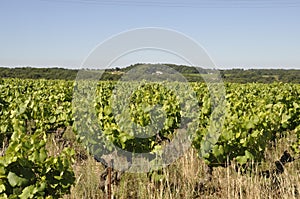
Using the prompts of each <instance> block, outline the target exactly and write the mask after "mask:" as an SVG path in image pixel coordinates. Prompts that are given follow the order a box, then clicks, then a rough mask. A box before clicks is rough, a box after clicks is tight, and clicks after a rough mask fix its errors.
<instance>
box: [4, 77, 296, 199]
mask: <svg viewBox="0 0 300 199" xmlns="http://www.w3.org/2000/svg"><path fill="white" fill-rule="evenodd" d="M223 88H224V90H223ZM129 91H132V92H129ZM223 91H224V93H222V92H223ZM299 94H300V85H299V84H291V83H273V84H260V83H248V84H236V83H225V84H224V85H219V84H211V85H209V86H208V85H206V84H204V83H190V84H184V83H180V82H177V83H174V82H173V83H156V82H151V83H147V82H142V83H137V82H121V83H120V82H112V81H103V82H95V81H82V82H80V81H77V82H74V81H65V80H25V79H2V80H0V110H1V112H0V121H1V123H0V141H1V143H2V145H1V149H0V150H1V151H0V154H1V157H0V198H61V197H62V198H107V195H111V196H112V197H115V198H300V195H299V194H300V193H299V189H300V183H299V182H300V179H299V178H300V175H299V172H298V170H299V167H300V164H299V160H298V159H299V158H298V156H299V152H300V151H299V146H300V145H299V144H300V141H298V140H299V138H300V131H299V130H300V129H299V128H300V118H299V113H300V98H299ZM173 140H177V141H178V142H176V143H177V144H176V146H174V148H170V150H169V151H168V150H165V149H168V148H167V146H168V145H169V144H170V143H172V141H173ZM187 146H190V147H187ZM116 148H118V149H120V150H119V151H121V150H122V151H129V152H130V161H129V160H128V159H127V162H128V161H129V162H130V163H131V165H130V166H127V167H126V169H132V170H134V169H136V168H137V167H136V168H135V167H134V166H136V165H135V163H136V161H140V160H141V159H139V158H138V155H139V154H141V153H144V154H148V155H147V156H145V157H143V158H142V159H147V158H148V159H147V161H146V162H148V163H149V164H150V165H152V166H153V165H155V166H158V168H157V169H153V168H154V167H151V169H148V170H147V172H145V171H144V168H141V170H139V171H140V172H119V171H117V170H114V169H113V170H111V169H110V167H107V165H110V164H111V163H110V159H107V158H103V157H104V156H107V155H109V154H112V153H114V152H115V151H116ZM185 150H186V151H185ZM119 151H118V152H119ZM183 152H184V153H183ZM127 158H128V156H127ZM166 162H168V163H171V164H170V165H168V166H166V167H163V168H160V167H159V166H160V165H162V164H164V163H166ZM103 163H104V164H103ZM121 163H122V162H121ZM105 164H106V165H105ZM121 166H124V165H122V164H121ZM122 168H124V169H125V166H124V167H122ZM126 169H125V170H126ZM141 171H143V172H141ZM107 172H108V173H110V172H111V175H110V174H108V173H107ZM110 178H111V179H110ZM109 179H110V180H109ZM108 181H111V182H112V183H109V182H108ZM109 187H110V188H109ZM110 191H111V193H110Z"/></svg>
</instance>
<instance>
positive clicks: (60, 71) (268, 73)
mask: <svg viewBox="0 0 300 199" xmlns="http://www.w3.org/2000/svg"><path fill="white" fill-rule="evenodd" d="M139 65H141V64H134V65H130V66H128V67H125V68H119V67H116V68H111V69H106V70H105V72H104V73H103V75H102V76H101V80H115V81H116V80H119V79H120V78H121V77H122V76H123V75H124V74H125V73H127V72H129V71H131V70H133V69H135V73H136V76H139V75H143V73H144V72H145V71H142V70H139V67H138V66H139ZM165 65H167V66H168V67H170V68H173V69H174V70H176V71H177V72H178V73H180V74H182V75H183V76H184V77H185V78H186V79H187V80H188V81H190V82H199V81H200V82H201V81H202V82H203V81H204V80H203V76H204V75H208V74H210V73H211V72H212V71H213V70H212V69H203V68H199V67H191V66H185V65H175V64H165ZM78 71H79V70H76V69H65V68H32V67H23V68H4V67H0V78H21V79H65V80H75V79H76V76H77V73H78ZM148 72H149V74H153V75H154V76H153V79H154V80H155V79H156V78H157V77H155V75H159V74H155V71H152V69H151V67H150V68H149V71H148ZM219 72H220V76H221V77H222V79H223V81H224V82H236V83H249V82H259V83H272V82H290V83H300V70H295V69H289V70H284V69H248V70H246V69H230V70H220V71H219ZM161 77H167V74H163V75H161ZM157 79H159V78H157Z"/></svg>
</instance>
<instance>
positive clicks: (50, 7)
mask: <svg viewBox="0 0 300 199" xmlns="http://www.w3.org/2000/svg"><path fill="white" fill-rule="evenodd" d="M143 27H161V28H168V29H172V30H175V31H179V32H181V33H183V34H185V35H187V36H189V37H191V38H193V39H194V40H195V41H197V42H198V43H199V44H201V45H202V46H203V47H204V48H205V49H206V51H207V52H208V53H209V55H210V56H211V58H212V59H213V60H214V62H215V63H216V65H217V67H218V68H295V69H300V0H294V1H292V0H252V1H251V0H240V1H238V0H227V1H226V0H202V1H201V0H199V1H192V0H187V1H183V0H181V1H176V0H175V1H171V0H162V1H159V0H145V1H138V0H111V1H109V0H103V1H101V0H26V1H25V0H1V1H0V66H10V67H14V66H38V67H41V66H48V67H50V66H59V67H72V68H78V67H80V64H81V63H82V61H83V60H84V58H86V57H87V55H88V54H89V53H90V51H91V50H93V49H94V48H95V47H96V46H97V45H98V44H99V43H101V42H103V41H105V40H106V39H108V38H109V37H111V36H113V35H115V34H118V33H120V32H123V31H126V30H130V29H135V28H143ZM139 61H143V60H138V59H137V62H139ZM170 62H172V60H170Z"/></svg>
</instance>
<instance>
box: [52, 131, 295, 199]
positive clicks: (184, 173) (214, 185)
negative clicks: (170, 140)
mask: <svg viewBox="0 0 300 199" xmlns="http://www.w3.org/2000/svg"><path fill="white" fill-rule="evenodd" d="M68 139H69V140H70V139H71V143H72V147H74V148H75V150H76V151H77V153H78V156H77V161H76V163H75V164H74V165H73V168H74V171H75V174H76V183H75V185H74V186H73V187H72V189H71V194H69V195H67V196H65V197H64V198H65V199H77V198H82V199H96V198H97V199H98V198H107V196H106V193H104V192H103V191H101V190H100V189H99V183H100V173H101V172H102V171H103V170H104V167H103V166H102V165H101V164H100V163H98V162H96V161H95V160H94V159H93V158H92V157H91V156H89V155H87V154H85V152H84V150H83V148H82V146H80V145H79V144H76V142H75V141H74V138H70V137H68ZM49 140H50V144H49V145H48V148H49V150H50V152H51V153H53V154H55V153H57V152H58V151H59V150H61V148H62V146H60V145H59V144H57V143H54V142H55V139H49ZM51 140H52V141H51ZM290 142H291V139H290V138H283V139H281V140H280V141H279V142H277V143H276V147H274V146H273V147H270V148H269V149H267V150H266V152H265V157H266V161H265V162H263V163H252V166H254V167H253V168H254V169H253V172H252V174H249V173H248V174H241V172H237V171H236V167H235V166H236V165H235V164H234V163H232V164H231V165H230V166H228V167H226V168H224V167H214V170H213V175H212V178H211V181H208V182H207V183H205V184H201V183H200V182H201V181H202V180H203V179H205V178H206V176H207V173H206V171H207V169H206V168H207V167H206V165H205V163H204V161H203V160H201V159H200V158H198V157H197V152H196V151H195V150H194V149H190V150H189V151H188V152H187V153H186V154H185V155H184V156H182V157H180V158H179V159H178V160H177V161H176V162H174V163H173V164H171V165H169V166H168V167H166V168H163V169H162V175H160V176H161V180H153V179H151V178H149V176H148V175H147V174H146V173H125V174H124V175H123V177H122V179H121V182H120V184H119V185H112V195H113V198H119V199H127V198H130V199H134V198H142V199H144V198H147V199H148V198H149V199H177V198H211V199H216V198H230V199H231V198H241V199H250V198H251V199H252V198H253V199H254V198H255V199H256V198H257V199H265V198H286V199H292V198H300V174H299V168H300V160H295V161H294V162H292V163H288V164H286V166H285V171H284V173H282V174H280V175H277V176H275V177H274V178H266V177H262V176H260V175H258V173H259V171H262V170H272V169H274V167H275V165H274V161H276V160H278V159H279V158H280V156H281V155H282V154H283V151H284V150H287V149H289V146H290V144H291V143H290ZM69 143H70V142H69ZM64 144H65V143H64Z"/></svg>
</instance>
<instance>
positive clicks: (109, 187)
mask: <svg viewBox="0 0 300 199" xmlns="http://www.w3.org/2000/svg"><path fill="white" fill-rule="evenodd" d="M111 164H112V161H111V160H110V162H109V165H108V168H107V170H108V183H107V199H111V166H112V165H111Z"/></svg>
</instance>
